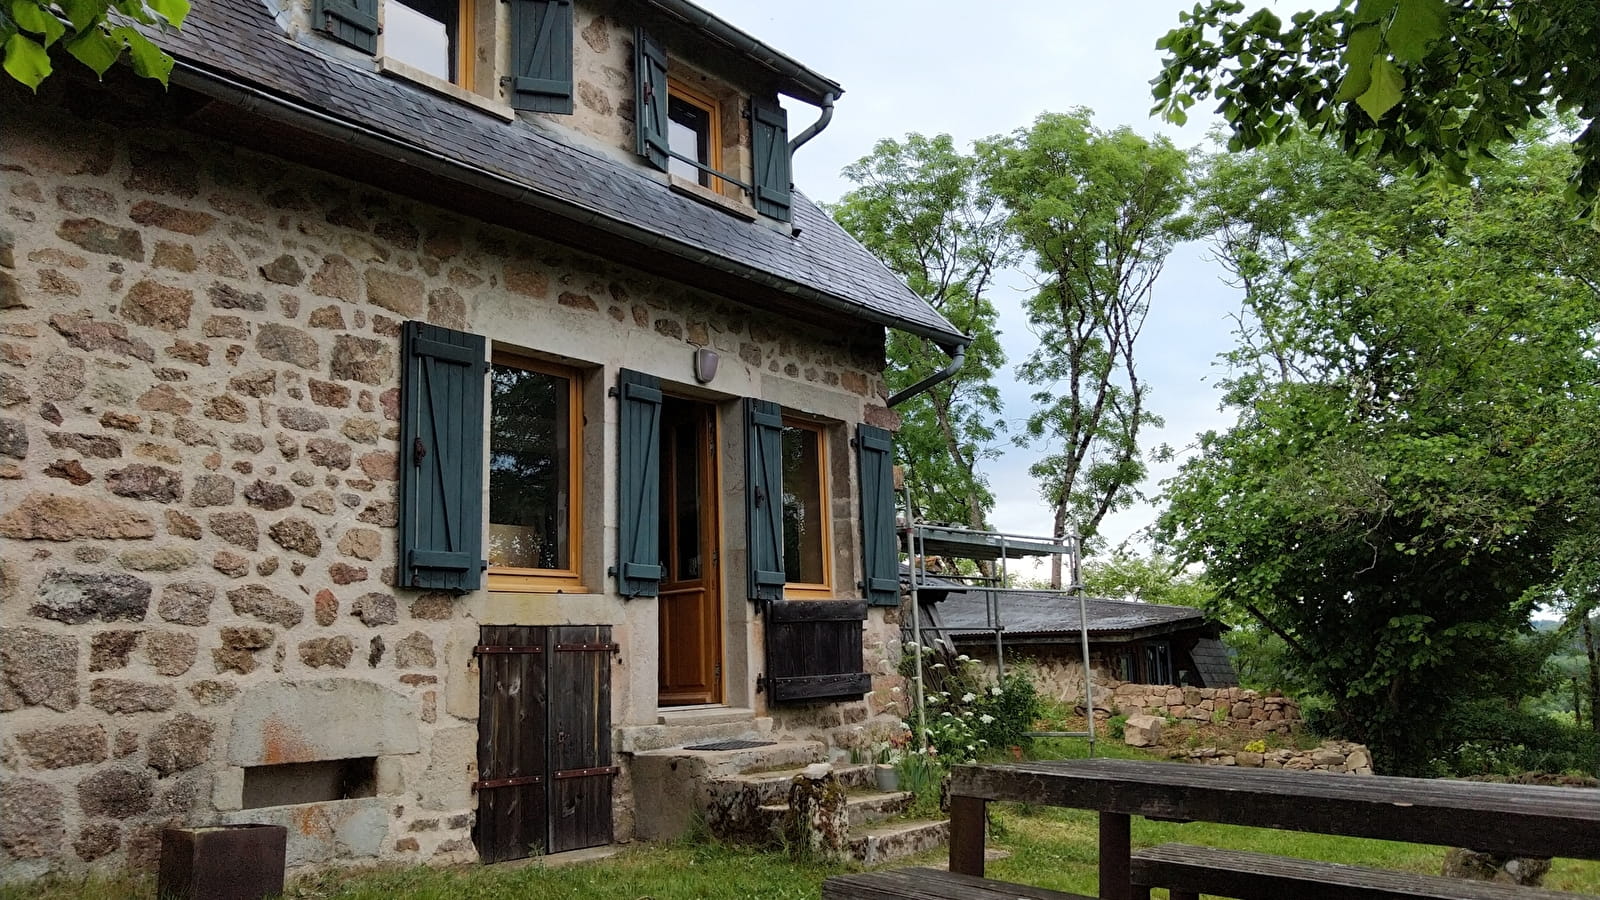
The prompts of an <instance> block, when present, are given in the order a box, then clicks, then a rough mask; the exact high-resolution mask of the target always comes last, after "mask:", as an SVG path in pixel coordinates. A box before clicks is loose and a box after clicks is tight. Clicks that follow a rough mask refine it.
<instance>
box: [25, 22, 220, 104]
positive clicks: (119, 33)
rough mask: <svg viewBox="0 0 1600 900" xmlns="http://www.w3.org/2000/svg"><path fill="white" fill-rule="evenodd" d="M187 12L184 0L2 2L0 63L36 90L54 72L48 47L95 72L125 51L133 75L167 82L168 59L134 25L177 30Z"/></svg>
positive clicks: (170, 61) (102, 70)
mask: <svg viewBox="0 0 1600 900" xmlns="http://www.w3.org/2000/svg"><path fill="white" fill-rule="evenodd" d="M113 14H114V18H111V17H112V15H113ZM188 15H189V2H188V0H0V56H3V63H0V65H3V67H4V69H5V70H6V73H7V74H9V75H10V76H11V77H12V78H15V79H16V80H17V81H20V82H22V83H23V84H25V85H27V86H28V87H30V88H33V89H35V90H37V89H38V87H39V85H40V84H42V83H43V82H44V80H45V78H47V77H49V75H50V73H51V71H52V67H51V64H50V48H51V47H54V46H58V45H59V46H61V47H63V48H65V49H66V51H67V52H68V53H70V54H71V55H72V56H73V57H74V58H75V59H77V60H78V61H79V62H81V63H83V64H84V65H86V66H88V67H89V68H90V69H93V70H94V73H95V74H96V75H104V74H105V73H106V71H107V70H108V69H110V68H111V66H112V64H113V63H115V62H116V61H117V60H118V59H119V58H121V56H122V54H123V52H124V51H126V52H127V54H128V63H129V65H131V66H132V68H133V71H134V72H135V73H136V74H138V75H139V76H141V77H143V78H153V79H155V80H156V81H159V82H161V83H162V84H166V83H167V77H168V76H169V75H170V74H171V72H172V57H170V56H168V55H167V54H165V53H163V52H162V51H161V49H160V48H159V47H157V46H156V45H155V44H153V43H151V42H150V39H149V38H147V37H145V36H144V35H143V34H141V33H140V32H139V30H138V29H137V28H136V27H134V26H135V25H136V24H137V25H145V26H150V27H159V28H167V27H169V26H170V27H172V28H180V27H182V25H183V20H184V19H185V18H187V17H188Z"/></svg>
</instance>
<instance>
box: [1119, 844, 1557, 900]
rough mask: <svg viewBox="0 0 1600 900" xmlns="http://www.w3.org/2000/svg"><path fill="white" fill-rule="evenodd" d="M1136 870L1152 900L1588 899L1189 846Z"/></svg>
mask: <svg viewBox="0 0 1600 900" xmlns="http://www.w3.org/2000/svg"><path fill="white" fill-rule="evenodd" d="M1131 869H1132V881H1133V896H1134V897H1135V898H1138V900H1149V897H1150V889H1151V888H1153V887H1160V888H1166V889H1167V890H1168V892H1169V896H1170V897H1171V900H1197V898H1198V897H1199V896H1200V894H1202V893H1205V894H1213V895H1215V896H1218V897H1237V898H1239V900H1278V898H1281V897H1315V898H1317V900H1377V898H1389V897H1421V898H1425V900H1429V898H1431V900H1577V898H1580V897H1583V896H1587V895H1581V894H1571V893H1566V892H1562V891H1546V890H1541V889H1539V888H1531V887H1521V886H1519V885H1513V884H1493V883H1490V882H1487V881H1467V880H1465V879H1462V878H1441V877H1439V876H1437V875H1416V874H1413V873H1410V872H1396V871H1392V870H1389V869H1370V868H1367V867H1366V866H1350V865H1344V864H1341V863H1325V862H1312V861H1311V860H1305V859H1294V858H1292V857H1286V856H1272V855H1270V854H1266V853H1251V852H1248V851H1244V850H1223V849H1219V848H1216V847H1195V846H1191V845H1189V844H1162V845H1161V846H1159V847H1151V848H1149V849H1147V850H1140V851H1139V852H1137V853H1135V854H1133V859H1132V866H1131Z"/></svg>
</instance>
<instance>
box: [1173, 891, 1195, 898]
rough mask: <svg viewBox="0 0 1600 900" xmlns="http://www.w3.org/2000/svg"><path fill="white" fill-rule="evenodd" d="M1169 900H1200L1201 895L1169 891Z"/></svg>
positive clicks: (1192, 892)
mask: <svg viewBox="0 0 1600 900" xmlns="http://www.w3.org/2000/svg"><path fill="white" fill-rule="evenodd" d="M1167 898H1168V900H1200V895H1199V894H1197V893H1195V892H1194V891H1168V892H1167Z"/></svg>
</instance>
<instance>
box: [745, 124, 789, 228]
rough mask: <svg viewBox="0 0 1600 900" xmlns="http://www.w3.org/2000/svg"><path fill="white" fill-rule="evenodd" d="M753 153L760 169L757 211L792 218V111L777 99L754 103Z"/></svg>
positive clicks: (781, 217)
mask: <svg viewBox="0 0 1600 900" xmlns="http://www.w3.org/2000/svg"><path fill="white" fill-rule="evenodd" d="M750 113H751V115H750V126H751V137H752V140H753V144H752V147H751V153H752V156H753V157H754V162H755V170H756V178H755V182H756V211H757V212H759V213H761V214H762V215H764V216H771V217H772V218H774V219H778V220H779V221H783V222H787V221H789V204H790V199H789V183H790V181H791V178H790V174H789V113H788V112H786V111H785V110H784V108H783V107H781V106H779V105H778V104H777V102H776V101H774V100H762V99H760V98H756V99H753V100H751V102H750Z"/></svg>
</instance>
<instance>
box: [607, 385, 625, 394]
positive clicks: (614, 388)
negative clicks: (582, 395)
mask: <svg viewBox="0 0 1600 900" xmlns="http://www.w3.org/2000/svg"><path fill="white" fill-rule="evenodd" d="M606 396H607V397H620V396H622V392H621V391H619V390H617V386H616V385H612V386H611V387H608V388H606Z"/></svg>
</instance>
